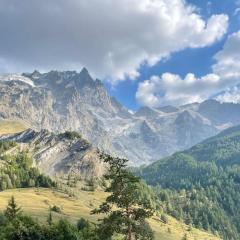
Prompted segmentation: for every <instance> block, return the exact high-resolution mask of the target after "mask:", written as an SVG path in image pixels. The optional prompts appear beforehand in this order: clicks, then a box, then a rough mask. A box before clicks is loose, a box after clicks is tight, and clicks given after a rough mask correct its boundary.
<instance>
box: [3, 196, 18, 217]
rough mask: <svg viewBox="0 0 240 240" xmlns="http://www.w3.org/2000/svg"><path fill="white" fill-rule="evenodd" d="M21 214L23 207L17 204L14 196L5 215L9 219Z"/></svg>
mask: <svg viewBox="0 0 240 240" xmlns="http://www.w3.org/2000/svg"><path fill="white" fill-rule="evenodd" d="M20 214H21V207H18V206H17V203H16V201H15V198H14V196H12V197H11V199H10V200H9V202H8V205H7V208H6V210H5V213H4V215H5V216H6V217H7V219H8V220H9V221H12V220H14V219H15V218H17V217H18V216H19V215H20Z"/></svg>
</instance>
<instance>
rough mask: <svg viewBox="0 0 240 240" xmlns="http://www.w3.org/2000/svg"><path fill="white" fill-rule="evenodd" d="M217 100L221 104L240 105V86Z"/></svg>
mask: <svg viewBox="0 0 240 240" xmlns="http://www.w3.org/2000/svg"><path fill="white" fill-rule="evenodd" d="M215 99H216V100H218V101H219V102H232V103H240V86H235V87H233V88H230V89H227V90H226V91H224V92H223V93H220V94H218V96H216V98H215Z"/></svg>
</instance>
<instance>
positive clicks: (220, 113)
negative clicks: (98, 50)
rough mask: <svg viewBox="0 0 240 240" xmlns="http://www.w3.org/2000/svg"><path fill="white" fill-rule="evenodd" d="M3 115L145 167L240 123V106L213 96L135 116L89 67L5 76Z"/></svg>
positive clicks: (0, 86)
mask: <svg viewBox="0 0 240 240" xmlns="http://www.w3.org/2000/svg"><path fill="white" fill-rule="evenodd" d="M0 119H12V120H21V121H25V122H26V124H27V125H28V126H31V128H32V129H34V130H38V131H40V130H41V129H48V130H49V131H52V132H54V133H61V132H64V131H66V130H70V131H73V130H74V131H78V132H79V133H80V134H81V135H82V136H83V138H85V139H87V140H88V141H89V142H91V143H93V145H94V146H95V147H98V148H100V149H101V150H104V151H106V152H108V153H111V154H115V155H118V156H121V157H126V158H128V159H129V160H130V162H131V164H133V165H141V164H148V163H150V162H153V161H156V160H158V159H159V158H161V157H163V156H167V155H170V154H172V153H173V152H176V151H179V150H183V149H187V148H189V147H191V146H193V145H194V144H196V143H198V142H201V141H202V140H204V139H206V138H208V137H210V136H213V135H215V134H217V133H218V132H220V131H221V130H223V129H226V128H228V127H231V126H234V125H237V124H240V104H231V103H219V102H217V101H215V100H207V101H205V102H203V103H194V104H190V105H185V106H180V107H173V106H165V107H160V108H155V109H153V108H148V107H142V108H140V109H139V110H138V111H137V112H136V113H134V114H132V113H130V112H129V111H128V109H126V108H125V107H123V106H122V105H121V104H120V103H119V102H118V101H117V100H116V99H114V98H112V97H111V96H109V94H108V92H107V90H106V89H105V87H104V85H103V84H102V82H101V81H100V80H98V79H96V80H93V79H92V77H91V76H90V75H89V73H88V71H87V69H85V68H84V69H83V70H82V71H81V72H80V73H78V72H75V71H66V72H58V71H51V72H48V73H44V74H41V73H39V72H37V71H35V72H33V73H31V74H22V75H13V74H12V75H3V76H0ZM60 159H61V158H60ZM64 159H65V158H64ZM47 161H49V162H50V163H47ZM47 161H46V163H44V164H51V161H50V159H48V160H47ZM43 166H47V165H43ZM47 167H50V166H49V165H48V166H47ZM55 167H56V168H57V166H55Z"/></svg>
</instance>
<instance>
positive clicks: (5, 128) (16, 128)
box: [0, 120, 28, 135]
mask: <svg viewBox="0 0 240 240" xmlns="http://www.w3.org/2000/svg"><path fill="white" fill-rule="evenodd" d="M27 128H28V125H27V124H26V123H24V122H22V121H14V120H0V135H3V134H10V133H18V132H21V131H24V130H26V129H27Z"/></svg>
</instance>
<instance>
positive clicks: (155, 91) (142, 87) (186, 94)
mask: <svg viewBox="0 0 240 240" xmlns="http://www.w3.org/2000/svg"><path fill="white" fill-rule="evenodd" d="M214 59H215V60H216V63H215V64H214V65H213V66H212V69H213V72H212V73H211V74H208V75H206V76H203V77H200V78H197V77H196V76H195V75H194V74H192V73H189V74H187V76H186V77H185V78H184V79H182V78H181V77H180V76H178V75H174V74H171V73H164V74H163V75H162V76H153V77H151V78H150V79H149V80H145V81H143V82H141V83H139V86H138V90H137V93H136V98H137V100H138V102H139V103H140V104H142V105H146V106H152V107H156V106H159V105H167V104H173V105H181V104H186V103H192V102H201V101H203V100H206V99H208V98H211V97H213V96H214V95H218V96H217V99H218V100H220V101H231V102H238V101H239V98H240V97H239V94H240V90H239V87H234V86H235V85H236V84H238V83H239V82H240V31H239V32H236V33H234V34H232V35H230V36H229V37H228V39H227V41H226V43H225V45H224V47H223V49H222V50H221V51H220V52H218V53H217V54H216V55H215V56H214ZM220 92H221V94H218V93H220Z"/></svg>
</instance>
